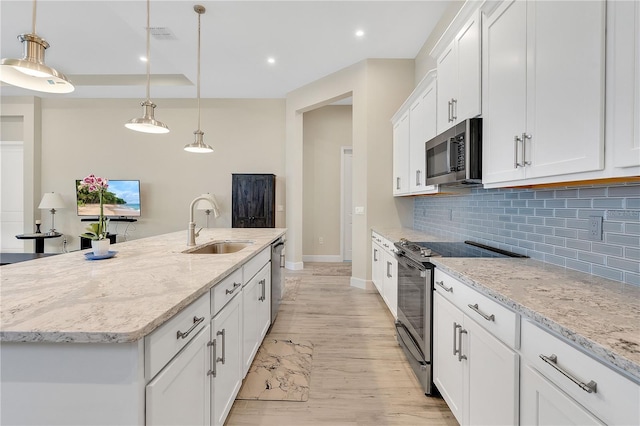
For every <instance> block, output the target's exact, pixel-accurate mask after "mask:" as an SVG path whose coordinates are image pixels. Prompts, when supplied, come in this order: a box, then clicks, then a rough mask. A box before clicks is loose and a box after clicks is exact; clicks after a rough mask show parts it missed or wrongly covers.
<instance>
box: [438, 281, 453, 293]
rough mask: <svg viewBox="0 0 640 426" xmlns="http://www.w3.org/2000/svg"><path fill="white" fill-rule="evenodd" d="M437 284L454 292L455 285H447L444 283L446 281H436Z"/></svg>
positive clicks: (445, 289)
mask: <svg viewBox="0 0 640 426" xmlns="http://www.w3.org/2000/svg"><path fill="white" fill-rule="evenodd" d="M436 284H438V285H439V286H440V287H442V288H443V289H444V291H448V292H449V293H453V287H447V286H445V285H444V281H436Z"/></svg>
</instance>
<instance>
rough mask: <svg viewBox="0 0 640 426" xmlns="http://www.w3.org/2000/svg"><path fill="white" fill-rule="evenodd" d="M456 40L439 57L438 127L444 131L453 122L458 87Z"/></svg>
mask: <svg viewBox="0 0 640 426" xmlns="http://www.w3.org/2000/svg"><path fill="white" fill-rule="evenodd" d="M457 54H458V53H457V49H456V41H455V40H454V41H452V42H451V44H449V46H448V47H447V49H446V50H445V51H444V52H443V53H442V54H441V55H440V56H439V57H438V62H437V69H438V80H437V81H438V83H437V86H438V108H437V123H438V125H437V129H438V133H442V132H444V131H445V130H447V129H448V128H450V127H451V126H453V125H454V122H453V104H452V100H453V99H455V98H456V97H457V96H458V94H457V87H458V58H457Z"/></svg>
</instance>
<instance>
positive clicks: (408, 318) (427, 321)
mask: <svg viewBox="0 0 640 426" xmlns="http://www.w3.org/2000/svg"><path fill="white" fill-rule="evenodd" d="M396 258H397V260H398V322H399V325H400V326H401V328H402V329H404V330H402V331H403V332H402V334H403V335H404V334H408V335H409V336H410V338H411V340H412V342H405V343H406V344H407V346H409V347H410V346H412V345H411V343H414V345H415V346H417V349H418V350H419V351H420V353H421V354H422V358H423V360H424V361H425V362H426V363H431V275H432V271H431V269H430V268H427V267H426V266H425V265H423V264H420V263H416V262H414V261H412V260H411V259H408V258H407V257H405V256H402V255H401V254H396ZM405 331H406V333H405ZM404 340H406V338H405V339H404ZM412 352H414V351H413V350H412Z"/></svg>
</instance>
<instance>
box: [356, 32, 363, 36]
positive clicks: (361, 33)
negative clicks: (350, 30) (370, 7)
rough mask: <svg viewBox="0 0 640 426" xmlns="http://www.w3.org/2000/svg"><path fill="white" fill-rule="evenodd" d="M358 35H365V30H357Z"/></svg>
mask: <svg viewBox="0 0 640 426" xmlns="http://www.w3.org/2000/svg"><path fill="white" fill-rule="evenodd" d="M356 37H364V31H363V30H358V31H356Z"/></svg>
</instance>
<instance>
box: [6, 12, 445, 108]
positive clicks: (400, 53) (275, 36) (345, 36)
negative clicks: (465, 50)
mask: <svg viewBox="0 0 640 426" xmlns="http://www.w3.org/2000/svg"><path fill="white" fill-rule="evenodd" d="M448 3H449V0H442V1H436V0H430V1H338V0H333V1H243V0H236V1H198V0H193V1H185V0H153V1H151V25H150V26H151V27H152V28H154V27H163V28H168V29H169V30H170V31H171V32H172V33H173V35H175V39H173V40H159V39H157V38H155V37H152V38H151V74H152V87H151V99H158V98H192V97H195V95H196V88H195V83H196V80H197V78H196V77H197V61H196V59H197V48H196V47H197V28H198V27H197V14H196V13H195V12H194V10H193V6H194V5H195V4H201V5H203V6H205V7H206V9H207V11H206V13H205V14H204V15H202V52H201V56H202V64H201V73H202V79H201V96H202V97H203V98H283V97H285V95H286V93H287V92H289V91H291V90H294V89H296V88H298V87H301V86H303V85H305V84H308V83H310V82H313V81H315V80H317V79H319V78H321V77H324V76H326V75H328V74H331V73H333V72H335V71H338V70H340V69H342V68H344V67H347V66H349V65H352V64H354V63H356V62H358V61H361V60H363V59H366V58H415V56H416V55H417V54H418V52H419V50H420V48H421V47H422V45H423V44H424V42H425V40H426V39H427V37H428V36H429V34H430V32H431V31H432V30H433V27H434V26H435V24H436V23H437V22H438V20H439V19H440V18H441V16H442V14H443V12H444V11H445V9H446V7H447V4H448ZM32 7H33V2H32V1H31V0H13V1H12V0H1V1H0V31H1V33H0V37H1V38H0V56H1V57H2V58H21V57H22V45H21V43H20V42H19V41H18V40H17V38H16V36H17V35H18V34H22V33H30V32H31V31H32ZM145 27H146V1H144V0H142V1H141V0H128V1H124V0H119V1H114V0H111V1H100V0H84V1H80V0H67V1H57V0H40V1H38V2H37V20H36V33H37V34H38V35H39V36H40V37H43V38H45V39H46V40H47V41H48V42H49V43H50V45H51V47H50V48H49V49H47V50H46V56H45V62H46V64H47V65H49V66H52V67H54V68H56V69H57V70H58V71H61V72H63V73H64V74H66V75H67V76H68V77H69V78H70V79H71V80H72V82H73V83H74V84H75V85H76V90H75V92H73V93H71V94H68V95H47V94H41V93H39V92H32V91H29V90H25V89H20V88H16V87H12V86H7V85H3V86H2V87H1V90H2V96H21V95H34V94H35V95H37V96H42V97H47V96H52V97H60V96H64V97H74V98H144V96H145V87H144V85H145V84H146V75H145V73H146V64H145V63H144V62H142V61H141V60H140V59H139V58H140V57H141V56H145V53H146V34H145ZM358 29H362V30H363V31H365V35H364V37H362V38H360V39H359V38H357V37H356V36H355V31H356V30H358ZM270 56H271V57H274V58H275V59H276V63H275V64H274V65H270V64H268V63H267V58H268V57H270ZM161 77H162V78H161Z"/></svg>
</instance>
